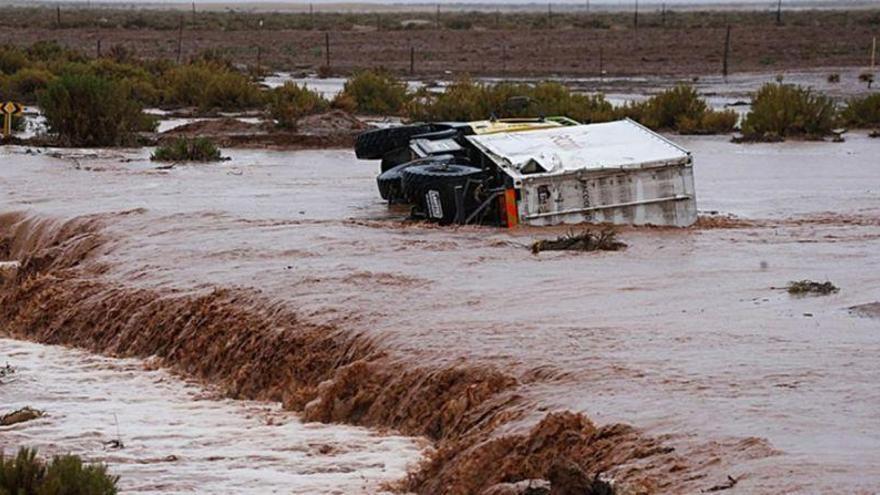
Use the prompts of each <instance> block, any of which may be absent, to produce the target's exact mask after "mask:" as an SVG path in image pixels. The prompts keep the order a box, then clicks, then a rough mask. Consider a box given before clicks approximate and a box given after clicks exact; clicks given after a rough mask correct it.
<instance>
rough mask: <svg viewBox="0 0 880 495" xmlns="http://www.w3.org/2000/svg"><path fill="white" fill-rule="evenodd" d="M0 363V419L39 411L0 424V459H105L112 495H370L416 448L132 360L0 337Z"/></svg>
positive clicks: (400, 471)
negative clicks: (28, 453)
mask: <svg viewBox="0 0 880 495" xmlns="http://www.w3.org/2000/svg"><path fill="white" fill-rule="evenodd" d="M0 363H4V365H5V364H6V363H9V364H10V365H12V366H13V367H14V369H15V373H14V374H12V375H9V376H8V377H4V378H3V380H2V383H0V397H2V402H0V413H6V412H9V410H14V409H17V408H19V407H24V406H30V407H33V408H37V409H39V410H42V411H44V413H45V415H44V416H43V417H42V418H39V419H36V420H33V421H30V422H28V423H20V424H18V425H14V426H8V427H0V445H2V446H3V447H4V449H6V451H7V454H9V453H10V451H14V449H15V448H16V447H17V446H19V445H24V446H30V447H33V448H38V449H39V451H40V453H41V454H43V455H58V454H66V453H74V454H79V455H81V456H83V457H84V458H85V459H86V460H88V461H93V462H95V461H98V462H104V463H106V464H108V466H109V468H110V472H111V473H112V474H114V475H116V476H119V477H120V483H119V488H120V489H121V490H122V492H123V493H143V494H160V493H161V494H170V493H224V492H225V493H230V492H234V493H287V494H291V493H298V494H312V493H324V494H331V493H333V494H339V493H347V494H348V493H351V494H354V493H363V494H366V493H381V492H383V490H382V488H381V485H382V483H384V482H391V481H395V480H397V479H399V478H401V477H403V476H404V475H405V474H406V469H407V467H408V465H409V464H411V463H414V462H416V461H418V459H419V457H420V455H421V446H423V445H424V444H421V446H420V444H419V443H417V442H414V441H413V440H411V439H408V438H405V437H400V436H393V435H386V436H380V435H376V434H375V433H371V432H368V431H367V430H364V429H362V428H353V427H343V426H338V425H333V426H329V425H320V424H315V423H311V424H307V425H306V424H303V423H302V422H300V420H299V417H298V416H297V415H295V414H293V413H290V412H285V411H282V410H281V408H280V405H278V404H270V403H260V402H252V401H235V400H230V399H224V398H223V397H222V395H221V394H219V393H218V392H217V391H211V390H206V389H204V388H202V387H200V386H199V385H197V384H194V383H187V382H185V381H182V380H181V379H180V378H177V377H174V376H171V375H170V374H169V373H167V372H165V371H161V370H154V369H152V367H151V365H150V364H149V363H147V362H144V361H141V360H135V359H122V360H120V359H110V358H105V357H99V356H95V355H93V354H88V353H85V352H82V351H75V350H68V349H64V348H61V347H56V346H44V345H40V344H33V343H29V342H21V341H15V340H9V339H3V338H0ZM117 439H118V440H121V442H122V444H123V447H122V448H115V446H113V445H112V444H111V443H110V442H112V441H113V440H117Z"/></svg>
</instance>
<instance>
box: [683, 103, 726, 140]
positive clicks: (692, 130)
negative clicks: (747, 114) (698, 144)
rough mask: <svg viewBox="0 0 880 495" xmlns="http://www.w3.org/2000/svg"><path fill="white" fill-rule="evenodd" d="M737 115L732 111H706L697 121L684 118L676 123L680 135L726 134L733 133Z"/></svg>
mask: <svg viewBox="0 0 880 495" xmlns="http://www.w3.org/2000/svg"><path fill="white" fill-rule="evenodd" d="M738 121H739V115H737V113H736V112H734V111H733V110H722V111H716V110H711V109H709V110H706V111H705V112H704V113H703V115H701V116H700V117H699V118H698V119H691V118H690V117H685V118H683V119H681V120H679V122H678V128H677V129H676V131H678V132H679V133H681V134H728V133H731V132H733V130H734V129H735V128H736V124H737V122H738Z"/></svg>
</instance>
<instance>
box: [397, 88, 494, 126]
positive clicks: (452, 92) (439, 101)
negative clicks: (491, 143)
mask: <svg viewBox="0 0 880 495" xmlns="http://www.w3.org/2000/svg"><path fill="white" fill-rule="evenodd" d="M493 106H494V103H493V102H491V101H489V95H488V94H487V91H486V87H485V86H484V85H482V84H477V83H474V82H473V81H472V80H471V79H469V78H464V79H459V80H458V81H455V82H454V83H452V84H450V85H449V86H447V87H446V89H445V90H444V91H443V92H442V93H440V94H434V93H431V92H430V91H428V90H426V89H422V90H420V91H418V92H417V93H416V95H415V97H414V98H413V99H412V101H411V103H410V104H409V105H408V108H407V114H408V116H409V117H410V118H411V119H413V120H420V121H437V120H460V121H468V120H480V119H486V118H488V117H489V116H490V115H491V114H492V112H493Z"/></svg>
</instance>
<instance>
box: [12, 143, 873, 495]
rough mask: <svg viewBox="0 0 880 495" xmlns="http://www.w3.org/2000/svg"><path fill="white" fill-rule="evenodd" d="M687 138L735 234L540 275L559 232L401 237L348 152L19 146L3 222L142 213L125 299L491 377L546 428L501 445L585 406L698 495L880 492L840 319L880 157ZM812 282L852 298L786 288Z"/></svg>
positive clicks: (712, 201) (850, 324)
mask: <svg viewBox="0 0 880 495" xmlns="http://www.w3.org/2000/svg"><path fill="white" fill-rule="evenodd" d="M675 139H676V140H677V141H679V142H681V143H682V144H684V145H685V146H686V147H688V148H690V149H691V150H692V151H693V152H694V155H695V160H696V169H695V173H696V183H697V193H698V205H699V207H700V209H701V210H707V211H708V210H717V211H720V212H723V213H731V214H735V215H738V216H739V217H741V218H743V219H745V220H747V221H746V222H741V223H738V224H736V226H738V228H719V229H715V228H702V229H701V228H695V229H689V230H681V231H680V230H668V229H642V230H624V231H623V233H622V234H621V235H622V239H623V240H624V241H625V242H627V243H628V244H629V246H630V247H629V249H627V250H626V251H624V252H618V253H603V254H595V255H577V254H571V253H549V254H541V255H540V256H533V255H531V254H530V252H529V250H528V249H526V248H525V246H526V245H527V244H528V243H529V242H530V241H531V240H533V239H535V238H538V237H543V236H549V235H555V234H556V233H558V232H559V231H558V230H552V229H551V230H539V229H521V230H518V231H515V232H507V231H502V230H495V229H489V228H479V227H467V228H459V229H440V228H434V227H429V226H421V225H412V224H406V223H401V222H400V218H401V217H402V216H403V214H404V212H402V211H396V210H389V209H388V208H387V206H385V205H384V204H383V203H382V202H381V200H380V199H379V198H378V196H377V194H376V193H375V190H374V182H373V181H374V175H375V168H376V166H375V165H372V164H366V163H359V162H356V161H355V160H354V159H353V154H352V153H350V152H348V151H314V152H268V151H235V150H231V151H229V152H228V153H229V154H230V156H232V157H233V160H232V161H230V162H225V163H222V164H217V165H210V166H203V165H200V166H182V167H176V168H174V169H172V170H168V171H160V170H156V169H155V168H154V166H153V165H152V164H150V163H149V162H147V161H145V160H144V158H145V157H146V156H147V155H148V150H132V151H130V152H123V153H115V152H113V153H110V152H99V153H98V154H97V156H79V157H74V155H76V152H75V151H70V150H68V151H63V152H61V154H62V155H63V157H62V158H50V157H47V156H45V155H27V154H24V150H22V149H16V148H6V149H4V150H3V151H0V160H2V163H3V164H4V165H3V169H2V173H0V190H2V191H3V196H2V198H0V211H25V212H28V213H29V214H33V215H39V216H41V217H60V218H69V217H71V216H74V215H82V214H95V213H102V214H107V213H113V212H120V211H131V210H134V211H133V212H131V213H130V214H127V215H116V216H113V217H107V218H109V220H107V222H106V223H107V224H108V225H107V232H108V234H109V237H110V238H111V239H112V242H111V244H110V246H108V247H107V252H106V253H105V254H104V256H103V258H102V259H103V260H105V261H108V262H110V271H109V273H107V274H106V276H107V277H110V279H112V280H117V281H120V282H122V283H124V284H126V285H130V286H136V287H141V288H149V289H158V290H166V291H167V290H170V289H174V288H184V289H197V288H206V287H215V286H221V287H253V288H258V289H259V290H260V291H262V295H263V296H265V297H266V298H268V299H271V300H279V301H282V302H283V303H284V304H285V306H288V307H292V308H296V310H297V312H298V314H299V315H300V316H301V317H302V318H304V319H306V320H308V321H310V322H316V323H321V324H331V325H333V326H335V327H339V328H342V329H350V330H353V331H364V330H367V331H369V334H370V335H372V336H376V338H377V339H378V342H379V343H380V344H381V345H382V346H384V347H387V348H389V349H392V350H393V351H394V352H395V353H396V355H399V356H403V357H405V358H407V359H412V360H416V361H417V362H419V363H420V364H423V365H432V366H442V365H450V364H459V363H464V362H467V363H491V364H496V365H498V366H499V367H501V368H502V369H504V370H506V371H508V372H510V373H511V374H513V375H514V376H515V377H517V378H518V380H519V383H520V385H519V386H518V387H517V392H518V393H520V394H521V395H522V396H523V397H524V399H525V400H526V401H527V402H528V403H530V404H532V410H533V412H534V414H532V415H530V416H529V417H526V418H521V419H520V420H518V421H516V422H514V423H510V424H509V425H507V426H506V427H504V429H503V430H504V431H511V432H515V431H521V430H522V429H523V428H524V427H527V426H529V425H531V424H533V422H534V421H536V420H537V419H538V418H539V417H540V416H542V415H543V414H545V413H546V412H547V411H550V410H556V409H566V410H573V411H577V412H583V413H584V414H586V416H588V417H590V418H592V419H594V420H596V421H597V422H598V423H599V424H606V423H610V422H618V421H623V422H628V423H631V424H634V425H636V426H638V427H639V428H642V429H644V431H645V432H646V433H647V434H649V435H653V436H657V437H659V438H662V439H663V440H664V441H665V442H667V443H668V444H669V445H672V446H674V447H675V448H676V452H677V453H679V454H681V455H683V456H684V457H685V458H686V459H689V460H691V461H692V462H693V463H694V464H696V465H697V466H698V467H697V468H696V472H697V474H698V475H699V476H704V478H699V479H697V480H696V481H693V480H692V481H691V482H690V484H688V485H686V486H687V487H688V489H690V490H699V489H704V488H707V487H709V486H711V485H714V484H717V483H718V482H721V481H723V480H724V479H725V477H726V476H727V475H728V474H730V475H733V476H735V477H737V478H740V482H739V484H738V485H737V488H738V489H741V490H743V491H744V492H762V493H780V492H785V493H789V492H792V493H795V492H796V493H815V492H846V493H852V492H860V491H861V492H865V493H871V492H874V491H876V490H877V489H878V487H880V470H878V469H877V468H876V466H878V465H880V419H878V418H877V416H876V414H875V413H876V411H877V410H878V408H880V392H878V390H877V388H876V386H875V385H874V384H875V383H876V381H877V371H876V362H877V361H876V356H877V353H878V351H880V334H878V330H880V320H877V319H874V318H865V317H859V316H855V315H853V314H851V313H850V312H849V311H848V309H847V308H849V307H851V306H856V305H860V304H866V303H871V302H874V301H878V300H880V167H878V166H877V160H876V156H877V150H878V144H880V143H878V142H877V141H873V140H870V139H869V138H867V137H866V136H864V135H852V136H850V137H849V140H848V142H847V143H844V144H831V143H785V144H772V145H749V146H742V145H734V144H730V143H728V142H727V141H726V138H723V137H719V138H678V137H676V138H675ZM90 153H91V152H90ZM73 158H76V159H75V160H74V159H73ZM122 159H127V160H132V161H122ZM802 278H812V279H817V280H825V279H828V280H831V281H833V282H834V283H835V284H837V285H838V286H840V287H841V291H840V292H839V293H837V294H834V295H831V296H826V297H821V298H815V297H808V298H792V297H790V296H789V295H788V294H787V293H785V291H784V290H780V289H778V288H779V287H783V286H784V285H785V284H786V283H787V282H789V281H791V280H797V279H802Z"/></svg>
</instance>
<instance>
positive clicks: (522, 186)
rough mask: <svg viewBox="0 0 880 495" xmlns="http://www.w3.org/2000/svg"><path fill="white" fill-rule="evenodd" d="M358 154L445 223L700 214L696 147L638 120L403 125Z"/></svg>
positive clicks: (418, 207)
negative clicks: (376, 162) (378, 165)
mask: <svg viewBox="0 0 880 495" xmlns="http://www.w3.org/2000/svg"><path fill="white" fill-rule="evenodd" d="M355 152H356V154H357V156H358V158H361V159H372V160H381V161H382V162H381V170H382V172H381V174H380V175H379V176H378V178H377V182H378V186H379V193H380V194H381V196H382V198H383V199H385V200H387V201H389V202H390V203H402V204H410V205H412V210H411V211H412V216H413V217H415V218H423V219H427V220H430V221H435V222H439V223H440V224H453V223H455V224H462V225H463V224H470V223H481V224H492V225H499V226H506V227H514V226H516V225H519V224H526V225H557V224H575V223H610V224H628V225H658V226H676V227H687V226H689V225H691V224H693V223H694V222H695V221H696V219H697V207H696V195H695V192H694V178H693V157H692V155H691V153H690V152H688V151H687V150H685V149H684V148H682V147H680V146H679V145H677V144H675V143H673V142H671V141H669V140H668V139H666V138H664V137H663V136H661V135H659V134H657V133H655V132H653V131H651V130H649V129H647V128H645V127H643V126H642V125H640V124H638V123H636V122H634V121H632V120H629V119H626V120H620V121H615V122H607V123H601V124H587V125H584V124H579V123H577V122H575V121H573V120H571V119H568V118H565V117H550V118H539V119H506V120H489V121H479V122H468V123H437V124H414V125H406V126H396V127H390V128H386V129H375V130H371V131H367V132H365V133H363V134H361V135H360V136H359V137H358V139H357V143H356V146H355Z"/></svg>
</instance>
